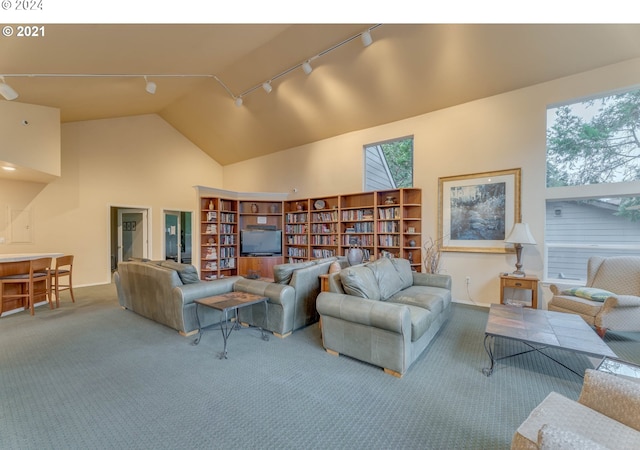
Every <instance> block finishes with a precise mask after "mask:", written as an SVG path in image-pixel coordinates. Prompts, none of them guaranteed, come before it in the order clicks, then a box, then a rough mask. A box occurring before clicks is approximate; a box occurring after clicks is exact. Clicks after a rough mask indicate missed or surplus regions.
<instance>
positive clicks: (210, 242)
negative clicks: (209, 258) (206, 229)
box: [208, 237, 216, 245]
mask: <svg viewBox="0 0 640 450" xmlns="http://www.w3.org/2000/svg"><path fill="white" fill-rule="evenodd" d="M208 242H209V245H213V244H215V243H216V241H215V240H214V239H213V238H212V237H210V238H209V241H208Z"/></svg>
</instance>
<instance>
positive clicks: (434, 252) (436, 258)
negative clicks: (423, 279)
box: [424, 237, 442, 274]
mask: <svg viewBox="0 0 640 450" xmlns="http://www.w3.org/2000/svg"><path fill="white" fill-rule="evenodd" d="M441 242H442V239H438V240H436V241H434V240H433V238H432V237H430V238H429V242H426V243H425V244H424V250H425V251H424V270H425V272H426V273H434V274H435V273H440V256H442V250H441V248H440V243H441Z"/></svg>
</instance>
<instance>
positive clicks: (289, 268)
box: [273, 261, 316, 284]
mask: <svg viewBox="0 0 640 450" xmlns="http://www.w3.org/2000/svg"><path fill="white" fill-rule="evenodd" d="M315 264H316V263H315V262H314V261H307V262H303V263H290V264H278V265H276V266H274V267H273V279H274V281H275V282H276V283H279V284H289V283H290V282H291V277H293V272H294V271H296V270H298V269H304V268H305V267H310V266H314V265H315Z"/></svg>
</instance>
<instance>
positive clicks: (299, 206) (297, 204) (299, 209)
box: [296, 202, 304, 211]
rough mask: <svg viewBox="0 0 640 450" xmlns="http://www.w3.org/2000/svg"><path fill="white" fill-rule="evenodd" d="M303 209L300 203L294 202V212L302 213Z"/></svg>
mask: <svg viewBox="0 0 640 450" xmlns="http://www.w3.org/2000/svg"><path fill="white" fill-rule="evenodd" d="M303 208H304V207H303V206H302V203H300V202H296V210H297V211H302V210H303Z"/></svg>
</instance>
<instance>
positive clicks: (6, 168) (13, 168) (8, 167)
mask: <svg viewBox="0 0 640 450" xmlns="http://www.w3.org/2000/svg"><path fill="white" fill-rule="evenodd" d="M2 169H3V170H6V171H7V172H14V171H15V170H16V168H15V167H11V166H2Z"/></svg>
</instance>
